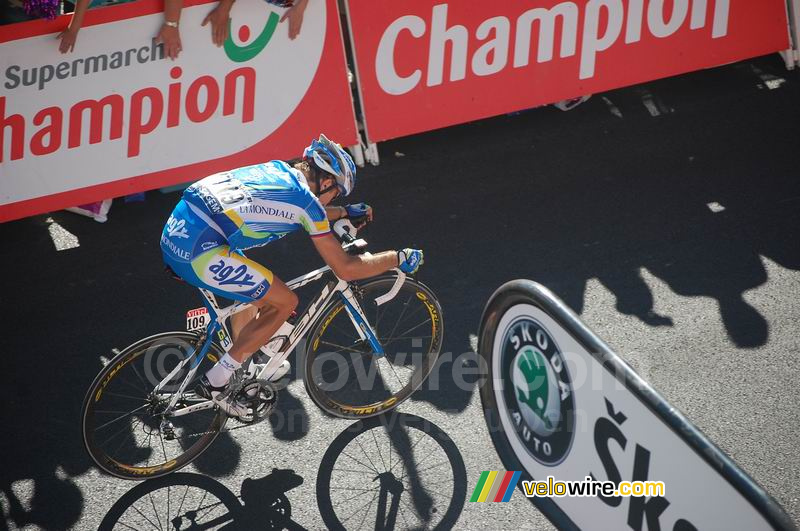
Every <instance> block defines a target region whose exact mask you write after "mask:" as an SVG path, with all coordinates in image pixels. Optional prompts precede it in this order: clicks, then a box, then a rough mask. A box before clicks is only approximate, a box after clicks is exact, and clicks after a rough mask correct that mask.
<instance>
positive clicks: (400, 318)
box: [389, 295, 413, 336]
mask: <svg viewBox="0 0 800 531" xmlns="http://www.w3.org/2000/svg"><path fill="white" fill-rule="evenodd" d="M411 297H413V295H409V296H408V300H407V301H406V302H404V303H403V311H402V312H400V317H399V318H398V319H397V322H396V323H395V324H394V328H392V331H391V332H389V335H390V336H391V335H393V334H394V331H395V330H397V326H398V325H399V324H400V321H402V320H403V316H404V315H405V314H406V310H408V303H409V302H411Z"/></svg>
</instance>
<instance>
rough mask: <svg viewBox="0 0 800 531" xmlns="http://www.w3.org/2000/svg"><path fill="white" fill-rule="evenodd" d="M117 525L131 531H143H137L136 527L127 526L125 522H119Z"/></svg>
mask: <svg viewBox="0 0 800 531" xmlns="http://www.w3.org/2000/svg"><path fill="white" fill-rule="evenodd" d="M117 523H118V524H122V525H124V526H125V527H127V528H128V529H131V530H132V531H141V529H137V528H135V527H131V526H129V525H128V524H126V523H125V522H117Z"/></svg>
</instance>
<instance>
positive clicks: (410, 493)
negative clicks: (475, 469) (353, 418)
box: [316, 412, 467, 531]
mask: <svg viewBox="0 0 800 531" xmlns="http://www.w3.org/2000/svg"><path fill="white" fill-rule="evenodd" d="M466 489H467V472H466V468H465V465H464V460H463V458H462V457H461V453H460V451H459V450H458V447H457V446H456V444H455V443H454V442H453V440H452V439H451V438H450V437H449V436H448V435H447V434H446V433H445V432H444V431H442V430H441V429H440V428H439V427H438V426H436V424H434V423H432V422H430V421H429V420H426V419H424V418H421V417H418V416H415V415H408V414H404V413H397V412H390V413H388V414H387V415H381V416H378V417H371V418H368V419H365V420H361V421H358V422H356V423H354V424H352V425H350V426H349V427H348V428H347V429H345V430H344V431H343V432H342V433H340V434H339V435H338V436H337V437H336V438H335V439H334V440H333V441H332V442H331V444H330V445H329V446H328V449H327V451H326V452H325V455H324V456H323V457H322V462H321V464H320V468H319V472H318V474H317V485H316V492H317V503H318V504H319V510H320V514H321V516H322V519H323V521H324V522H325V525H326V527H327V529H330V530H332V531H338V530H344V529H353V528H358V529H362V528H363V529H376V530H386V531H388V530H392V529H443V530H444V529H446V530H449V529H453V527H454V526H455V524H456V522H457V521H458V517H459V515H460V514H461V511H462V510H463V508H464V502H465V501H466Z"/></svg>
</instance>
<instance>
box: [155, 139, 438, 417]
mask: <svg viewBox="0 0 800 531" xmlns="http://www.w3.org/2000/svg"><path fill="white" fill-rule="evenodd" d="M355 181H356V167H355V164H354V163H353V159H352V158H351V157H350V155H349V154H348V153H347V152H346V151H345V150H344V149H343V148H342V146H340V145H339V144H336V143H335V142H332V141H330V140H329V139H328V138H326V137H325V135H320V136H319V139H318V140H313V141H312V142H311V145H310V146H308V147H307V148H306V149H305V151H304V152H303V158H302V160H300V161H299V162H297V163H295V164H294V165H293V166H291V165H289V164H288V163H286V162H283V161H280V160H273V161H270V162H267V163H264V164H257V165H254V166H247V167H244V168H238V169H235V170H231V171H226V172H221V173H217V174H214V175H211V176H208V177H206V178H204V179H201V180H200V181H197V182H196V183H194V184H193V185H191V186H190V187H189V188H187V189H186V191H185V192H184V193H183V197H182V198H181V200H180V202H179V203H178V205H177V206H176V207H175V209H174V210H173V212H172V214H171V215H170V217H169V219H168V221H167V223H166V225H165V226H164V230H163V232H162V234H161V250H162V253H163V256H164V262H165V263H166V265H167V266H168V267H169V268H170V269H171V270H172V271H173V272H174V273H175V274H176V275H178V276H179V277H181V278H182V279H183V280H185V281H186V282H187V283H189V284H191V285H193V286H196V287H201V288H205V289H208V290H210V291H212V292H214V293H216V294H218V295H221V296H223V297H227V298H229V299H234V300H237V301H245V302H248V303H250V304H252V305H253V306H254V307H253V308H251V309H249V310H245V311H242V312H240V313H237V314H236V315H234V316H232V317H231V329H232V334H233V345H232V346H231V348H230V351H229V352H228V353H227V354H225V355H224V356H223V357H222V358H221V359H220V360H219V361H218V362H217V363H216V364H215V365H214V366H213V367H212V368H211V369H210V370H209V371H208V372H207V373H206V374H205V375H204V376H203V377H202V378H201V379H200V383H199V385H198V387H197V392H198V394H200V395H202V396H204V397H206V398H209V399H212V400H213V401H214V402H215V403H217V404H218V405H220V407H222V408H223V409H225V410H226V411H227V412H228V413H230V414H232V415H237V416H238V415H241V414H243V413H245V412H246V409H245V407H244V406H243V405H242V404H240V403H238V402H236V401H234V400H232V398H233V397H232V396H230V395H231V394H232V393H231V387H232V386H230V385H229V384H230V379H231V376H232V375H233V373H234V372H235V371H236V370H237V369H239V367H241V365H242V363H244V362H245V361H246V360H247V358H249V357H250V355H251V354H252V353H254V352H255V351H257V350H258V349H259V347H261V346H262V345H263V344H264V343H266V342H267V340H269V339H270V338H271V337H272V336H273V335H274V334H275V332H276V331H277V330H278V328H279V327H280V326H281V325H282V324H283V323H284V321H286V319H288V318H289V316H290V315H291V314H292V312H293V311H294V309H295V307H296V306H297V302H298V300H297V296H296V295H295V294H294V292H292V291H291V290H290V289H289V288H288V287H287V286H286V284H284V283H283V282H282V281H281V280H280V279H279V278H278V277H276V276H275V275H273V273H272V272H271V271H270V270H269V269H267V268H266V267H264V266H262V265H261V264H259V263H257V262H254V261H253V260H250V259H249V258H247V257H245V255H244V254H243V252H242V251H243V250H245V249H249V248H253V247H259V246H262V245H266V244H268V243H269V242H271V241H274V240H277V239H278V238H281V237H283V236H285V235H286V234H288V233H290V232H292V231H295V230H297V229H300V228H303V229H305V231H306V232H308V233H309V235H310V236H311V238H312V240H313V242H314V246H315V247H316V249H317V251H318V252H319V254H320V256H321V257H322V259H323V260H324V261H325V263H327V264H328V265H329V266H330V268H331V269H332V270H333V272H334V273H335V274H336V275H337V276H338V277H339V278H341V279H343V280H357V279H361V278H367V277H372V276H375V275H379V274H381V273H383V272H385V271H388V270H390V269H392V268H395V267H399V268H400V269H401V270H403V271H405V272H406V273H414V272H416V271H417V269H418V268H419V266H420V265H422V263H423V253H422V251H421V250H418V249H403V250H401V251H385V252H382V253H378V254H374V255H372V254H364V255H358V256H353V255H349V254H347V253H346V252H345V251H344V250H343V249H342V247H341V245H340V244H339V241H338V240H337V239H336V238H335V237H334V236H333V234H332V233H331V229H330V225H329V221H335V220H338V219H341V218H345V217H362V216H366V218H367V219H368V220H371V219H372V208H371V207H370V206H369V205H366V204H364V203H359V204H355V205H346V206H344V207H340V206H328V205H329V204H330V202H331V201H333V200H334V199H336V198H337V197H338V196H343V197H344V196H347V195H349V194H350V193H351V192H352V191H353V187H354V185H355ZM288 370H289V363H288V361H286V362H284V364H283V365H282V366H281V367H280V368H279V370H278V371H277V372H276V374H275V375H274V376H273V377H272V379H273V380H277V379H278V378H280V377H282V376H283V375H284V374H286V372H287V371H288Z"/></svg>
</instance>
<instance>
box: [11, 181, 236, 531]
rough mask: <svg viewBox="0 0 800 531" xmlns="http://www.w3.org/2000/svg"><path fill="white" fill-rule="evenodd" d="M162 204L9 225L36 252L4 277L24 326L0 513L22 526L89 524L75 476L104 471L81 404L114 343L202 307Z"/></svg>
mask: <svg viewBox="0 0 800 531" xmlns="http://www.w3.org/2000/svg"><path fill="white" fill-rule="evenodd" d="M159 201H165V200H164V198H162V197H161V196H160V194H155V195H154V196H153V199H152V201H150V200H149V201H148V203H144V204H139V205H125V206H124V207H115V208H114V209H112V212H111V215H110V216H109V220H108V222H107V223H106V224H99V223H96V222H94V221H92V220H91V219H89V218H85V217H81V216H78V215H75V214H71V213H66V212H58V213H53V214H51V215H43V216H37V217H34V218H28V219H24V220H19V221H14V222H10V223H4V224H0V238H2V239H3V241H6V242H9V244H11V245H13V246H16V247H18V248H22V246H24V250H25V252H21V253H19V257H18V258H17V259H15V265H14V267H15V268H18V271H19V272H24V274H23V273H21V274H23V276H24V282H18V281H12V280H11V278H10V277H8V276H6V275H3V278H4V280H5V282H4V284H3V285H2V293H3V295H2V298H3V301H2V302H3V304H2V307H3V312H4V315H3V320H4V322H6V323H13V333H4V334H2V336H1V337H0V349H2V350H1V351H2V352H3V354H4V355H3V357H2V362H0V363H2V371H1V372H2V375H0V383H2V385H0V399H2V400H3V404H4V406H3V408H2V417H3V419H2V420H3V425H4V426H5V427H6V430H7V433H6V436H4V437H2V441H1V442H0V452H2V455H3V467H2V468H0V470H1V471H0V490H1V491H2V495H0V507H1V508H2V511H0V512H2V513H3V514H0V518H1V519H2V520H3V522H5V521H6V519H8V520H9V522H10V523H11V525H12V527H13V526H17V527H23V526H25V525H32V526H35V527H39V528H42V529H69V528H73V527H74V526H75V525H76V524H77V522H78V521H79V520H80V517H81V514H82V513H83V511H84V509H85V507H86V500H85V499H84V495H83V494H82V493H81V490H80V489H79V487H78V486H77V484H76V481H75V478H76V477H77V476H81V475H83V474H85V473H86V472H88V471H89V470H90V469H92V468H93V463H92V462H91V460H90V458H89V457H88V455H87V453H86V451H85V449H84V447H83V442H82V436H81V419H80V412H81V405H82V401H83V398H84V396H85V393H86V391H87V390H88V389H89V386H90V384H91V382H92V380H93V379H94V377H95V376H96V375H97V373H98V372H99V371H100V370H101V368H102V367H103V363H104V362H103V359H105V360H107V359H110V358H111V357H112V356H113V354H112V353H111V349H112V348H115V347H118V348H124V347H125V346H127V345H129V344H131V343H133V342H134V341H136V340H138V339H139V338H142V337H145V336H149V335H152V334H154V333H158V332H161V331H168V330H180V329H182V328H183V327H184V326H185V324H184V316H185V312H186V310H187V309H188V308H191V307H194V306H199V304H198V302H199V301H197V300H193V299H192V297H191V293H190V292H188V291H181V289H182V288H181V286H180V285H179V284H178V283H176V282H174V281H171V280H169V279H168V278H166V277H165V276H164V275H163V273H162V271H161V267H160V266H159V264H160V262H161V257H160V251H159V249H158V234H159V232H160V230H161V227H162V226H163V219H155V218H154V217H152V216H146V215H144V210H143V209H144V208H152V207H153V206H154V203H155V204H156V205H157V204H158V202H159ZM168 202H169V203H171V202H173V199H172V198H169V199H168ZM166 205H167V202H166V201H165V203H164V210H165V211H166V210H167V209H168V208H169V207H167V206H166ZM151 218H152V219H151ZM54 224H57V226H58V228H57V229H54V228H53V227H54ZM54 231H55V232H58V231H65V232H67V233H69V234H71V235H72V236H74V239H75V243H77V244H78V246H77V247H72V248H66V249H62V250H58V249H57V248H56V246H55V244H54V241H53V239H52V238H51V233H53V232H54ZM121 234H125V235H126V236H125V238H122V239H120V238H121V236H120V235H121ZM123 240H124V241H123ZM22 242H24V245H23V243H22ZM183 289H185V288H183ZM191 304H194V306H192V305H191ZM187 306H188V307H187ZM226 438H227V439H229V438H230V437H229V436H228V435H225V434H223V435H222V436H221V438H220V439H219V440H218V441H217V442H216V445H225V444H227V445H229V446H230V448H228V449H227V450H226V454H227V455H228V456H236V455H237V452H238V451H239V449H238V446H237V445H236V443H235V442H233V441H232V440H230V441H226ZM198 461H199V462H198V466H199V467H200V468H201V469H203V470H207V471H209V472H210V473H215V474H220V475H222V474H224V473H229V472H230V470H232V468H226V466H231V463H232V462H233V461H228V462H227V463H228V464H227V465H226V464H225V463H224V462H220V461H214V462H212V461H210V460H207V459H200V460H198ZM233 466H234V467H235V462H234V463H233ZM103 481H116V480H113V479H110V478H104V479H103ZM56 500H57V501H58V503H54V501H56Z"/></svg>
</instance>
